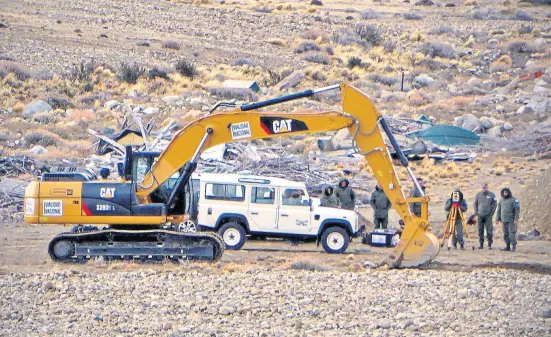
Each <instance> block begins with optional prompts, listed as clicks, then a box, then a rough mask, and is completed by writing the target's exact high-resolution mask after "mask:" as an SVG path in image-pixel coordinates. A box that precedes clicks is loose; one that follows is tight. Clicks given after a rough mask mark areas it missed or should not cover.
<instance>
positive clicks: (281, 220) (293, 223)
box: [277, 187, 312, 234]
mask: <svg viewBox="0 0 551 337" xmlns="http://www.w3.org/2000/svg"><path fill="white" fill-rule="evenodd" d="M280 189H281V191H282V193H280V198H281V199H280V206H279V217H278V222H277V230H278V232H280V233H290V234H312V233H311V232H312V224H311V221H310V205H309V198H308V193H306V191H305V190H304V189H301V188H296V187H295V188H288V187H282V188H280Z"/></svg>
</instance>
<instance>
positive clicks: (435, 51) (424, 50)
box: [417, 41, 456, 59]
mask: <svg viewBox="0 0 551 337" xmlns="http://www.w3.org/2000/svg"><path fill="white" fill-rule="evenodd" d="M417 51H418V52H420V53H421V54H423V55H425V56H427V57H432V58H434V57H441V58H446V59H454V58H455V57H456V54H455V50H454V49H453V48H452V46H450V45H448V44H445V43H442V42H435V41H433V42H425V43H423V44H422V45H421V46H419V48H418V49H417Z"/></svg>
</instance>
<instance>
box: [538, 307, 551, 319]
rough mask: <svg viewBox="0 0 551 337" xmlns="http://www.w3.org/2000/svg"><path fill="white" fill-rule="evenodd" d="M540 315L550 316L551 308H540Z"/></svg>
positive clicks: (543, 316)
mask: <svg viewBox="0 0 551 337" xmlns="http://www.w3.org/2000/svg"><path fill="white" fill-rule="evenodd" d="M540 316H541V317H542V318H551V308H549V309H546V310H542V312H541V313H540Z"/></svg>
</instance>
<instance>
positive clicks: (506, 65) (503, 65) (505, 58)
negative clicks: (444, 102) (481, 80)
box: [489, 55, 513, 73]
mask: <svg viewBox="0 0 551 337" xmlns="http://www.w3.org/2000/svg"><path fill="white" fill-rule="evenodd" d="M512 66H513V59H512V58H511V57H510V56H509V55H502V56H501V57H500V58H498V59H497V60H495V61H494V62H492V64H490V69H489V70H490V72H492V73H495V72H502V71H507V70H509V69H511V67H512Z"/></svg>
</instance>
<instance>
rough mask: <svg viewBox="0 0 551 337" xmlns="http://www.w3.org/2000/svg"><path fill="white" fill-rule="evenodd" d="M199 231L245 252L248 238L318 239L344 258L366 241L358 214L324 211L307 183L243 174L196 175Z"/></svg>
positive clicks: (194, 186) (327, 250)
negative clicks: (354, 244) (358, 240)
mask: <svg viewBox="0 0 551 337" xmlns="http://www.w3.org/2000/svg"><path fill="white" fill-rule="evenodd" d="M193 188H194V190H195V191H196V192H195V196H196V197H197V196H198V219H197V222H198V229H199V230H211V231H212V230H214V231H217V232H218V234H220V236H221V237H222V238H223V239H224V243H225V244H226V248H227V249H240V248H241V247H242V246H243V244H245V241H246V240H247V235H254V236H258V237H280V238H281V237H284V238H286V237H287V238H299V239H315V240H317V242H318V244H319V243H320V242H321V244H322V246H323V248H324V249H325V251H326V252H328V253H334V254H338V253H343V252H344V251H346V248H347V247H348V244H349V242H350V240H351V238H353V237H358V236H360V235H361V233H362V231H363V230H364V229H365V226H360V224H359V219H358V215H357V214H356V213H355V212H354V211H349V210H344V209H338V208H330V207H322V206H319V202H316V200H314V202H313V201H312V200H311V199H310V198H309V196H308V192H307V190H306V187H305V185H304V183H299V182H295V181H290V180H285V179H280V178H269V177H259V176H250V175H237V174H213V173H196V174H194V175H193Z"/></svg>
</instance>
